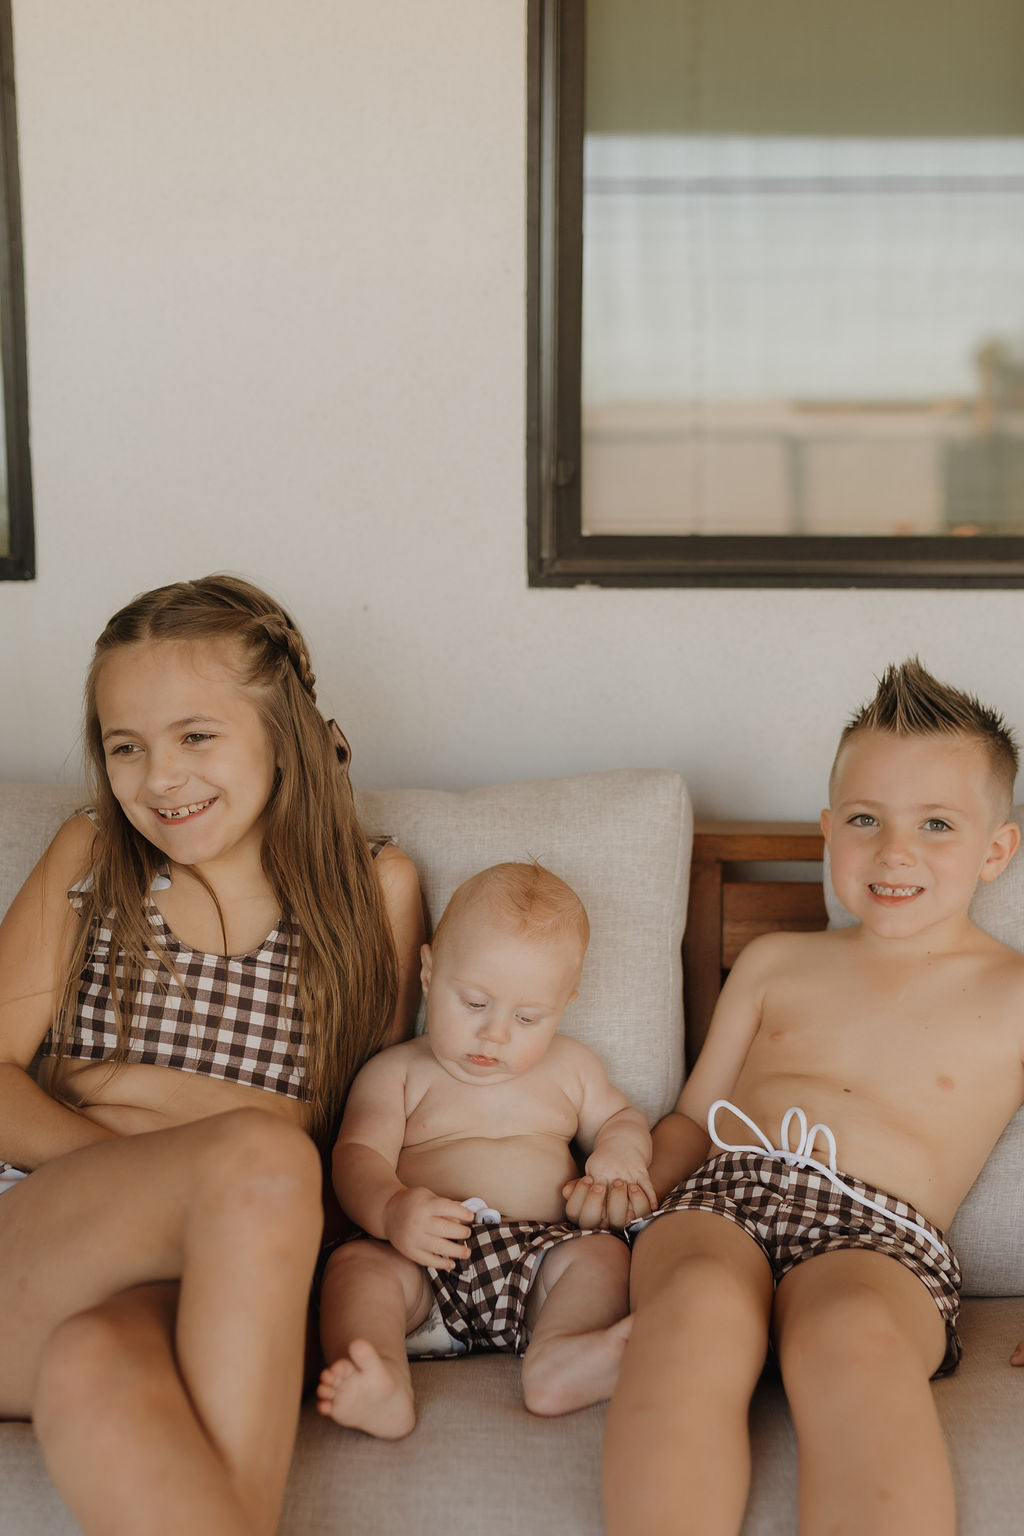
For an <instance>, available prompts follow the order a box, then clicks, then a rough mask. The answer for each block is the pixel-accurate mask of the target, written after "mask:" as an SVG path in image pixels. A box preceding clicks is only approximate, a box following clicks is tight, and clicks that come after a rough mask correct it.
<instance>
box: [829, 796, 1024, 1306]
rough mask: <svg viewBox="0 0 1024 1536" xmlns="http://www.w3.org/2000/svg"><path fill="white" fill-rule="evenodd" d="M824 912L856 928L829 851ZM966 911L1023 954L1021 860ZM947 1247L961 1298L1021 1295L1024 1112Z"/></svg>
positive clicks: (1021, 816)
mask: <svg viewBox="0 0 1024 1536" xmlns="http://www.w3.org/2000/svg"><path fill="white" fill-rule="evenodd" d="M1013 820H1014V821H1016V822H1017V824H1018V826H1021V827H1024V805H1017V806H1014V808H1013ZM825 905H826V907H827V909H828V917H829V927H830V928H848V927H850V926H851V925H852V924H854V923H855V922H856V921H857V920H856V918H855V917H853V916H852V915H851V914H850V913H849V912H848V911H847V909H846V908H845V907H844V906H843V904H842V902H841V901H840V900H839V898H838V896H837V895H836V893H835V891H834V889H833V887H832V879H831V875H830V873H829V866H828V852H827V850H826V856H825ZM970 911H971V917H972V918H973V919H974V921H975V922H976V923H977V924H978V927H979V928H984V930H985V932H986V933H990V934H991V935H992V936H993V938H996V939H999V941H1000V942H1001V943H1003V944H1008V945H1009V946H1010V948H1011V949H1016V950H1019V951H1020V952H1021V953H1022V954H1024V852H1018V853H1017V854H1016V855H1015V856H1014V857H1013V858H1012V859H1011V861H1010V863H1009V864H1008V866H1007V867H1006V869H1004V870H1003V873H1002V874H1001V875H1000V876H999V878H998V880H991V881H989V882H987V883H985V884H981V883H979V885H978V889H977V892H976V893H975V896H974V900H973V901H972V902H971V909H970ZM895 1193H897V1194H898V1193H899V1191H898V1190H897V1191H895ZM949 1240H950V1243H951V1244H952V1246H953V1249H954V1252H955V1253H956V1254H957V1257H958V1258H959V1260H960V1263H961V1266H962V1268H963V1272H964V1294H965V1295H968V1296H1021V1295H1024V1109H1020V1110H1018V1111H1017V1114H1016V1115H1015V1116H1014V1118H1013V1119H1012V1120H1011V1121H1010V1123H1009V1125H1008V1126H1007V1127H1006V1130H1005V1131H1004V1132H1003V1134H1002V1136H1001V1137H1000V1138H999V1140H998V1142H997V1143H996V1145H995V1148H994V1150H993V1152H992V1154H991V1156H990V1157H989V1159H988V1162H987V1163H986V1164H985V1166H984V1168H983V1169H982V1170H981V1173H980V1174H979V1175H978V1177H977V1179H976V1180H975V1182H974V1184H973V1186H972V1188H971V1190H970V1192H969V1194H968V1196H967V1198H966V1200H965V1201H964V1203H963V1205H962V1206H961V1207H960V1209H959V1211H958V1212H957V1214H956V1218H955V1220H954V1221H953V1223H952V1225H951V1226H950V1229H949Z"/></svg>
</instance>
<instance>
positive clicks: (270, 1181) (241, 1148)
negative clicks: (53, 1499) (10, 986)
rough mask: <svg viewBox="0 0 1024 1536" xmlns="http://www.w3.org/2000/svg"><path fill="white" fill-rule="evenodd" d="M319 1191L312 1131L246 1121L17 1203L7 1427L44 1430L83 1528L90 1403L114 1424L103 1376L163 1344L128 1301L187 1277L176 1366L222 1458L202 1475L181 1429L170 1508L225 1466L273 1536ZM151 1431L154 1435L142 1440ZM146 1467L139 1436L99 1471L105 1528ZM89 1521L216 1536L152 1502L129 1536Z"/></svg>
mask: <svg viewBox="0 0 1024 1536" xmlns="http://www.w3.org/2000/svg"><path fill="white" fill-rule="evenodd" d="M319 1180H320V1174H319V1164H318V1159H317V1156H316V1152H315V1149H314V1148H313V1145H312V1143H311V1142H310V1141H309V1139H308V1138H307V1137H306V1136H305V1135H304V1134H303V1133H302V1132H301V1131H300V1130H299V1129H298V1128H297V1127H295V1126H293V1125H291V1124H289V1123H288V1122H286V1121H284V1120H283V1119H281V1118H280V1117H278V1116H275V1115H271V1114H267V1113H265V1112H264V1111H262V1110H255V1109H254V1110H249V1109H245V1110H239V1111H235V1112H233V1113H229V1114H225V1115H218V1116H215V1117H213V1118H211V1119H208V1120H202V1121H197V1122H195V1123H194V1124H191V1125H187V1126H181V1127H177V1128H174V1129H172V1130H167V1131H158V1132H153V1133H150V1134H147V1135H141V1136H133V1137H130V1138H125V1139H123V1140H119V1141H110V1142H103V1143H101V1144H99V1145H97V1146H94V1147H88V1148H85V1149H83V1150H82V1151H79V1152H75V1153H72V1154H70V1155H69V1156H67V1157H64V1158H60V1159H56V1160H54V1161H53V1162H52V1163H48V1164H46V1165H45V1166H44V1167H43V1168H40V1169H38V1170H37V1171H36V1172H35V1173H33V1174H32V1176H31V1177H30V1178H28V1179H26V1180H25V1181H24V1183H23V1184H21V1185H19V1187H18V1188H17V1189H15V1190H13V1191H11V1192H10V1193H8V1194H5V1195H4V1196H3V1199H2V1201H0V1247H2V1250H3V1253H4V1264H3V1266H0V1353H2V1355H3V1359H4V1373H3V1379H2V1382H0V1394H2V1397H0V1412H2V1413H4V1414H6V1415H7V1416H12V1417H14V1416H27V1415H31V1416H34V1417H35V1418H36V1421H37V1431H38V1433H39V1435H40V1439H41V1441H42V1444H43V1448H44V1450H45V1451H46V1453H47V1456H48V1459H49V1462H50V1466H51V1472H52V1475H53V1477H54V1481H55V1482H56V1484H57V1486H58V1487H59V1488H61V1489H62V1491H63V1490H64V1489H65V1487H66V1491H67V1496H68V1499H69V1502H70V1503H71V1507H72V1508H73V1509H75V1510H76V1513H79V1510H78V1505H77V1504H76V1502H75V1501H76V1499H78V1498H80V1497H82V1493H81V1490H82V1488H83V1486H84V1484H83V1475H82V1473H81V1471H80V1469H79V1467H78V1462H77V1456H76V1452H75V1445H76V1443H77V1439H78V1427H79V1426H80V1424H81V1414H82V1412H83V1404H89V1409H88V1411H89V1412H90V1414H91V1415H92V1417H93V1419H94V1420H102V1419H104V1418H105V1417H106V1415H107V1413H108V1411H110V1404H109V1401H108V1400H105V1399H104V1398H102V1397H100V1396H99V1395H96V1396H95V1397H93V1398H92V1400H91V1402H90V1385H91V1383H90V1379H89V1373H90V1371H91V1370H93V1369H96V1368H97V1362H98V1360H99V1361H102V1360H106V1361H107V1363H108V1365H109V1367H110V1368H111V1369H114V1368H115V1366H116V1362H118V1361H121V1362H123V1360H124V1357H125V1353H126V1351H127V1352H128V1353H130V1351H131V1347H132V1340H133V1339H137V1338H140V1337H143V1336H144V1337H145V1339H146V1341H147V1345H148V1346H151V1345H152V1341H153V1338H154V1333H155V1331H156V1328H157V1323H156V1321H155V1315H154V1314H152V1313H151V1314H150V1316H149V1319H148V1321H147V1322H146V1323H145V1324H144V1323H143V1322H142V1321H141V1320H140V1312H139V1309H138V1307H136V1310H135V1311H134V1312H132V1310H131V1308H130V1307H129V1308H128V1310H127V1311H124V1312H122V1311H121V1310H120V1309H119V1303H118V1301H117V1300H116V1299H115V1298H117V1297H118V1295H119V1293H121V1292H123V1291H127V1290H129V1289H130V1288H131V1287H133V1286H137V1285H144V1284H147V1283H149V1282H152V1281H166V1280H174V1279H178V1280H180V1293H179V1300H178V1306H177V1310H176V1316H175V1322H174V1340H173V1347H174V1361H175V1365H176V1369H177V1372H178V1375H179V1376H180V1379H181V1384H182V1388H183V1390H184V1393H185V1394H186V1397H187V1402H188V1405H189V1408H190V1412H191V1416H192V1420H193V1423H194V1425H195V1426H196V1427H197V1428H198V1430H199V1431H200V1432H201V1435H202V1438H203V1439H204V1440H205V1442H206V1446H207V1447H208V1448H209V1451H212V1453H213V1456H214V1458H215V1462H214V1463H213V1472H211V1470H210V1469H211V1463H210V1462H209V1459H208V1457H206V1459H205V1460H204V1458H203V1457H199V1460H198V1461H197V1455H196V1446H197V1443H198V1442H196V1440H195V1438H194V1435H192V1434H191V1433H190V1434H185V1435H179V1434H178V1433H177V1430H176V1428H175V1424H174V1421H173V1416H172V1418H171V1420H170V1421H169V1424H168V1430H169V1439H168V1441H167V1443H166V1445H165V1448H164V1449H165V1454H166V1456H167V1458H168V1459H169V1461H170V1462H171V1463H172V1464H173V1465H174V1471H173V1473H172V1474H171V1475H170V1476H169V1478H168V1481H169V1485H170V1487H171V1490H172V1495H173V1490H174V1489H175V1488H176V1489H177V1490H178V1493H179V1496H180V1497H181V1499H182V1500H186V1498H187V1495H186V1490H187V1485H188V1484H189V1481H190V1479H191V1477H192V1475H193V1472H195V1474H196V1475H197V1476H198V1477H199V1478H200V1480H202V1478H204V1477H206V1476H208V1475H213V1473H214V1472H215V1470H216V1463H217V1462H219V1464H220V1467H221V1476H222V1479H223V1502H224V1505H225V1507H228V1506H229V1504H230V1501H231V1500H234V1502H235V1503H236V1505H237V1507H238V1510H239V1512H240V1514H239V1519H240V1520H241V1522H242V1523H241V1524H239V1526H238V1528H239V1529H240V1530H243V1529H244V1530H248V1531H252V1532H257V1531H267V1532H270V1531H272V1530H273V1529H274V1527H275V1524H276V1520H277V1514H278V1510H279V1507H280V1502H281V1498H282V1496H283V1490H284V1482H285V1478H286V1476H287V1470H288V1464H289V1458H290V1454H291V1447H292V1442H293V1439H294V1432H295V1423H296V1418H297V1412H298V1401H299V1392H300V1380H301V1368H302V1352H303V1326H304V1314H305V1307H306V1298H307V1291H308V1285H309V1278H310V1275H311V1272H312V1267H313V1263H314V1260H315V1254H316V1245H317V1241H318V1236H319V1228H320V1219H321V1216H320V1201H319ZM83 1314H84V1315H83ZM161 1326H164V1327H166V1326H167V1324H166V1314H165V1321H164V1323H163V1324H162V1325H161ZM130 1429H131V1426H129V1431H130ZM148 1433H149V1426H146V1427H145V1429H143V1427H142V1426H139V1428H138V1435H139V1439H140V1441H144V1440H145V1439H146V1436H147V1435H148ZM132 1455H133V1448H132V1442H131V1438H129V1441H128V1443H125V1442H123V1441H122V1442H121V1443H120V1444H119V1445H118V1446H117V1447H116V1453H112V1455H111V1459H110V1462H109V1465H105V1466H104V1465H97V1464H96V1463H93V1465H92V1470H91V1474H86V1475H85V1478H84V1483H85V1484H89V1483H90V1482H91V1486H92V1489H93V1491H94V1493H95V1495H96V1500H98V1508H99V1510H100V1511H101V1512H102V1511H103V1510H106V1509H111V1510H112V1509H113V1508H115V1507H117V1505H118V1504H119V1502H120V1499H119V1495H118V1493H117V1491H116V1490H118V1489H119V1488H121V1487H122V1486H123V1481H122V1480H123V1479H124V1477H125V1467H126V1465H127V1463H128V1462H130V1460H131V1458H132ZM204 1455H205V1453H204ZM76 1490H79V1491H78V1492H76ZM91 1497H92V1496H91V1495H90V1498H91ZM190 1502H191V1501H190V1500H188V1501H187V1502H184V1503H183V1504H182V1509H184V1510H186V1511H188V1510H189V1503H190ZM80 1518H81V1519H82V1520H83V1523H84V1524H85V1529H86V1530H87V1531H97V1532H99V1531H102V1532H104V1533H106V1532H108V1531H110V1532H113V1531H119V1530H121V1529H125V1530H127V1529H129V1528H130V1529H131V1530H132V1531H133V1532H135V1533H140V1536H141V1533H144V1532H149V1531H153V1532H157V1531H164V1530H171V1529H177V1530H185V1529H188V1530H189V1531H192V1530H193V1529H196V1530H205V1529H210V1530H211V1531H212V1530H214V1529H215V1528H216V1527H215V1524H212V1523H211V1524H208V1526H207V1527H203V1526H201V1525H196V1523H195V1521H194V1520H193V1519H192V1516H191V1512H188V1513H185V1514H183V1515H182V1516H181V1518H179V1517H178V1515H177V1514H176V1512H175V1508H174V1506H173V1504H172V1505H171V1507H169V1508H168V1507H166V1506H165V1507H164V1508H163V1509H157V1508H156V1507H154V1504H153V1501H152V1500H149V1499H147V1500H146V1502H145V1504H144V1505H143V1506H142V1507H141V1508H137V1509H135V1510H134V1511H133V1512H132V1519H131V1521H130V1522H129V1524H128V1525H124V1526H119V1525H115V1524H113V1523H112V1519H108V1518H107V1517H106V1516H105V1515H103V1514H102V1513H101V1514H100V1515H97V1516H94V1515H93V1513H92V1512H91V1505H90V1511H86V1510H85V1509H83V1510H82V1511H81V1513H80ZM86 1518H88V1521H89V1522H90V1523H85V1521H86ZM176 1521H177V1524H176V1523H175V1522H176ZM227 1529H231V1527H230V1526H228V1527H227Z"/></svg>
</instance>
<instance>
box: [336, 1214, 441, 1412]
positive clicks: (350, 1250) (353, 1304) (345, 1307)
mask: <svg viewBox="0 0 1024 1536" xmlns="http://www.w3.org/2000/svg"><path fill="white" fill-rule="evenodd" d="M431 1298H432V1292H431V1289H430V1283H429V1281H428V1280H427V1277H426V1275H425V1273H424V1272H423V1270H422V1269H420V1267H419V1265H418V1264H414V1263H413V1262H412V1260H411V1259H407V1258H405V1257H403V1255H402V1254H400V1253H396V1251H395V1250H394V1249H393V1248H392V1247H390V1246H389V1245H388V1244H387V1243H378V1242H376V1241H375V1240H374V1239H372V1238H362V1239H359V1240H358V1241H356V1242H351V1243H345V1244H344V1245H343V1246H342V1247H341V1248H336V1249H335V1251H334V1252H333V1253H332V1254H331V1257H330V1259H329V1261H328V1264H327V1268H326V1270H325V1272H324V1283H323V1288H322V1290H321V1292H320V1339H321V1343H322V1345H323V1351H324V1358H325V1359H326V1360H327V1361H328V1362H329V1363H328V1365H327V1368H326V1370H325V1371H324V1372H323V1374H322V1375H321V1377H320V1385H319V1386H318V1388H317V1407H318V1408H319V1409H320V1412H321V1413H322V1414H325V1415H326V1416H327V1417H328V1418H332V1419H333V1420H334V1421H335V1423H336V1424H344V1425H347V1426H348V1427H349V1428H351V1429H361V1430H364V1431H365V1432H366V1434H368V1435H376V1436H377V1437H378V1438H379V1439H382V1440H400V1439H401V1438H402V1437H403V1436H404V1435H408V1434H410V1433H411V1431H412V1430H413V1428H414V1427H415V1424H416V1407H415V1403H414V1401H413V1392H412V1373H411V1371H410V1370H409V1361H408V1359H407V1358H406V1354H405V1336H406V1334H407V1333H408V1332H409V1331H410V1330H411V1329H413V1328H416V1327H418V1326H419V1324H420V1323H422V1322H423V1321H424V1319H425V1318H426V1316H427V1314H428V1312H429V1311H430V1304H431Z"/></svg>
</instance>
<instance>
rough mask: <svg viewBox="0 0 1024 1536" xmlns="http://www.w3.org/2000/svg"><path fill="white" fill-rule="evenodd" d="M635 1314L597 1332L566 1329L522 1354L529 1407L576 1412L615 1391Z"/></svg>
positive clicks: (546, 1412)
mask: <svg viewBox="0 0 1024 1536" xmlns="http://www.w3.org/2000/svg"><path fill="white" fill-rule="evenodd" d="M632 1327H633V1318H632V1316H629V1317H623V1318H620V1319H619V1321H618V1322H617V1323H613V1324H612V1326H611V1327H610V1328H598V1329H596V1330H595V1331H594V1332H593V1333H563V1334H557V1335H556V1336H555V1337H554V1338H551V1339H544V1340H542V1341H541V1342H540V1343H539V1344H538V1345H536V1346H535V1347H534V1346H531V1348H530V1350H529V1351H528V1353H527V1355H526V1357H525V1358H524V1360H523V1401H524V1402H525V1404H526V1406H527V1408H529V1410H530V1412H531V1413H539V1414H543V1415H545V1416H546V1417H550V1416H551V1415H552V1414H557V1413H573V1412H574V1411H575V1410H576V1409H577V1408H588V1407H589V1406H590V1404H591V1403H603V1402H604V1401H605V1400H606V1399H607V1398H609V1397H611V1395H612V1392H613V1391H614V1388H615V1383H616V1381H617V1380H618V1377H619V1366H620V1365H621V1364H622V1356H623V1354H624V1353H625V1350H626V1344H627V1341H628V1339H629V1335H630V1331H631V1329H632Z"/></svg>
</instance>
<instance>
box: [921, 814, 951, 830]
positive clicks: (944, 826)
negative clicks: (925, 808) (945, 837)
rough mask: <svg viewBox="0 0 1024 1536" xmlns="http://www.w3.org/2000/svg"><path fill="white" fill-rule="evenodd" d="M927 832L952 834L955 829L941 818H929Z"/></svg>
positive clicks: (926, 826)
mask: <svg viewBox="0 0 1024 1536" xmlns="http://www.w3.org/2000/svg"><path fill="white" fill-rule="evenodd" d="M924 825H925V830H926V831H928V832H951V831H952V830H953V829H952V827H951V826H950V824H949V822H948V821H943V819H942V817H941V816H929V818H928V820H927V821H926V822H925V824H924Z"/></svg>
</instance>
